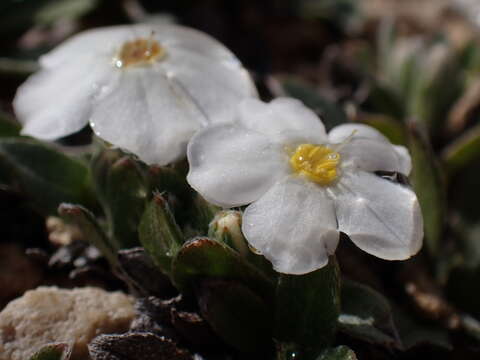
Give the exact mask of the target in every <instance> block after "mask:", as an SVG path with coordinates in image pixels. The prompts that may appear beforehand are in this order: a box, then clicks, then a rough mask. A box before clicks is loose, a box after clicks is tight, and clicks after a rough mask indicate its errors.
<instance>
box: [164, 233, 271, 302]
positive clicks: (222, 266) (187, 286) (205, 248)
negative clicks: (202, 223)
mask: <svg viewBox="0 0 480 360" xmlns="http://www.w3.org/2000/svg"><path fill="white" fill-rule="evenodd" d="M172 275H173V282H174V284H175V286H176V287H177V288H178V289H180V290H181V291H183V292H189V291H191V289H192V288H193V287H194V286H195V284H197V283H198V281H199V280H200V279H205V278H213V279H229V280H237V281H239V282H241V283H242V284H244V285H246V286H248V287H249V288H250V289H252V290H253V291H254V292H256V293H257V294H258V295H260V296H261V297H262V298H265V299H271V298H272V297H273V284H272V283H271V282H270V281H269V280H268V279H267V278H266V277H265V276H264V275H263V274H262V273H261V272H259V270H257V269H256V268H254V267H253V266H252V265H250V264H249V263H248V262H247V261H246V260H245V259H243V258H242V257H240V255H239V254H238V253H236V252H235V251H234V250H232V249H231V248H229V247H228V246H227V245H225V244H223V243H220V242H218V241H215V240H211V239H209V238H196V239H193V240H190V241H188V242H186V243H185V244H184V245H183V246H182V248H181V249H180V251H179V252H178V254H177V256H176V257H175V259H174V261H173V265H172Z"/></svg>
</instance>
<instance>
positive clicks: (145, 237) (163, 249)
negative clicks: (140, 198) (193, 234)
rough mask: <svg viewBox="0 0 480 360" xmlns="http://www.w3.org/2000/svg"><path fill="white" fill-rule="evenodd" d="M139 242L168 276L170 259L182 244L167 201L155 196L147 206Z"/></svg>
mask: <svg viewBox="0 0 480 360" xmlns="http://www.w3.org/2000/svg"><path fill="white" fill-rule="evenodd" d="M138 232H139V237H140V242H141V244H142V245H143V247H144V248H145V250H146V251H147V252H148V253H149V254H150V256H151V257H152V259H153V261H154V262H155V264H156V265H157V266H158V267H159V268H160V269H161V271H162V272H163V273H165V274H167V275H168V274H170V271H171V267H172V259H173V258H174V257H175V256H176V255H177V253H178V251H179V250H180V247H181V246H182V244H183V243H184V238H183V234H182V231H181V230H180V228H179V227H178V225H177V223H176V221H175V218H174V217H173V215H172V213H171V211H170V208H169V206H168V203H167V201H166V200H165V199H164V198H163V197H162V196H161V195H160V194H155V195H154V197H153V199H152V201H151V202H150V203H149V204H148V205H147V207H146V209H145V212H144V214H143V216H142V219H141V221H140V226H139V228H138Z"/></svg>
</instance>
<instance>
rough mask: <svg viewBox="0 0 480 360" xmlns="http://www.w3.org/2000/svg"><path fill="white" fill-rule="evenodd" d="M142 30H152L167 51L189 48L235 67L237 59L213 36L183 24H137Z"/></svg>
mask: <svg viewBox="0 0 480 360" xmlns="http://www.w3.org/2000/svg"><path fill="white" fill-rule="evenodd" d="M140 26H141V27H142V28H143V31H147V32H149V33H151V32H152V31H153V32H154V37H155V39H157V40H158V41H159V42H160V44H161V45H162V46H164V47H165V48H166V49H167V51H168V49H169V48H175V49H185V50H190V51H191V52H192V53H195V54H201V55H202V56H205V57H207V58H209V59H211V60H213V61H215V62H222V63H223V65H225V66H231V67H233V68H237V67H238V66H239V65H240V62H239V60H238V59H237V58H236V57H235V55H233V54H232V52H231V51H230V50H228V49H227V48H226V47H225V46H224V45H222V44H221V43H220V42H219V41H217V40H216V39H214V38H213V37H211V36H209V35H207V34H205V33H203V32H201V31H198V30H195V29H192V28H188V27H184V26H180V25H172V24H152V25H137V27H140Z"/></svg>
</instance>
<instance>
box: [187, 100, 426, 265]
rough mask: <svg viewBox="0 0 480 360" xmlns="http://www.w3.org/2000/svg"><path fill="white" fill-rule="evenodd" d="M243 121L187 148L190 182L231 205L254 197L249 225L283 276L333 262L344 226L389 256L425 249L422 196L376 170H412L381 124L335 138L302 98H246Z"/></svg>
mask: <svg viewBox="0 0 480 360" xmlns="http://www.w3.org/2000/svg"><path fill="white" fill-rule="evenodd" d="M237 117H238V118H237V122H235V123H231V124H220V125H214V126H210V127H207V128H205V129H202V130H201V131H200V132H198V133H197V134H196V135H195V136H194V137H193V138H192V139H191V141H190V144H189V146H188V151H187V155H188V160H189V163H190V172H189V174H188V181H189V183H190V184H191V186H192V187H193V188H194V189H196V190H197V191H198V192H199V193H200V194H202V195H203V196H204V197H205V198H206V199H207V200H209V201H211V202H212V203H215V204H217V205H220V206H224V207H236V206H241V205H247V204H250V205H249V206H248V207H247V208H246V210H245V212H244V215H243V225H242V230H243V232H244V234H245V237H246V239H247V241H248V242H249V243H250V245H251V246H252V247H254V248H255V249H256V250H258V251H259V252H260V253H262V254H263V255H264V256H265V257H266V258H267V259H269V260H270V261H271V262H272V263H273V266H274V268H275V269H276V270H277V271H279V272H282V273H289V274H304V273H308V272H311V271H313V270H316V269H319V268H321V267H322V266H324V265H326V264H327V262H328V255H330V254H333V252H334V251H335V249H336V247H337V244H338V241H339V231H342V232H344V233H346V234H348V235H349V237H350V238H351V239H352V241H353V242H354V243H355V244H356V245H357V246H358V247H359V248H361V249H362V250H364V251H366V252H368V253H370V254H373V255H375V256H378V257H380V258H383V259H388V260H401V259H406V258H408V257H410V256H412V255H413V254H415V253H416V252H417V251H418V250H419V249H420V247H421V244H422V238H423V221H422V215H421V212H420V208H419V205H418V201H417V197H416V196H415V193H414V192H413V191H412V190H410V189H409V188H408V187H406V186H403V185H401V184H398V183H395V182H392V181H390V180H386V179H384V178H381V177H379V176H377V175H375V174H373V172H374V171H393V172H399V173H402V174H406V175H408V173H409V172H410V169H411V161H410V156H409V154H408V151H407V150H406V149H405V148H404V147H402V146H394V145H392V144H390V142H389V141H388V140H387V139H386V138H385V137H384V136H383V135H382V134H380V133H379V132H378V131H376V130H375V129H373V128H371V127H369V126H366V125H361V124H345V125H340V126H337V127H335V128H334V129H332V131H330V133H329V134H328V135H327V134H326V132H325V128H324V126H323V124H322V123H321V121H320V120H319V119H318V117H317V116H316V115H315V114H314V113H313V112H312V111H310V110H309V109H307V108H306V107H305V106H303V104H302V103H300V102H299V101H297V100H294V99H288V98H280V99H276V100H274V101H272V102H271V103H270V104H265V103H262V102H261V101H258V100H255V99H247V100H244V101H243V102H242V103H241V105H240V107H239V111H238V115H237Z"/></svg>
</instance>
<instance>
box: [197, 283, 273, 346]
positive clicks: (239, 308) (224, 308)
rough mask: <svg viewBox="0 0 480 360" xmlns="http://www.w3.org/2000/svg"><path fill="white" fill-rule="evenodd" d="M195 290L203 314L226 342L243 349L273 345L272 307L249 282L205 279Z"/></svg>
mask: <svg viewBox="0 0 480 360" xmlns="http://www.w3.org/2000/svg"><path fill="white" fill-rule="evenodd" d="M196 293H197V297H198V302H199V305H200V311H201V314H202V316H203V317H204V318H205V319H206V320H207V321H208V323H209V324H210V326H211V327H212V328H213V330H214V331H215V332H216V333H217V335H218V336H219V337H220V338H222V339H223V340H224V341H225V342H226V343H227V344H229V345H231V346H233V347H235V348H236V349H238V350H240V351H241V352H253V351H258V350H259V349H268V348H269V347H270V346H271V342H272V328H271V326H272V325H271V324H272V311H271V308H270V307H269V306H267V304H266V303H265V301H264V300H263V299H262V298H261V297H259V296H258V295H257V294H255V293H254V292H252V290H250V289H249V288H248V287H247V286H245V285H243V284H241V283H238V282H234V281H225V280H205V281H202V282H201V285H200V286H199V289H198V290H197V292H196Z"/></svg>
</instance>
